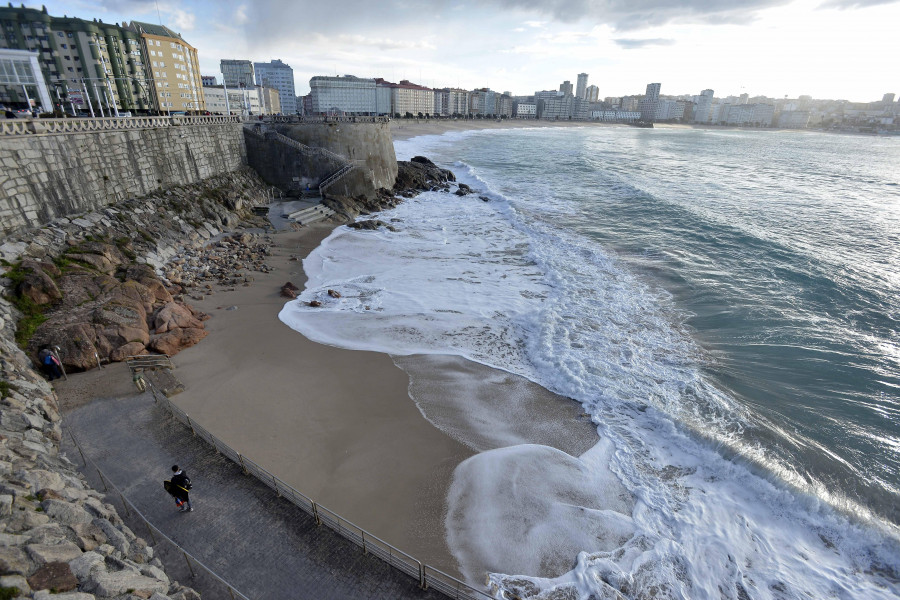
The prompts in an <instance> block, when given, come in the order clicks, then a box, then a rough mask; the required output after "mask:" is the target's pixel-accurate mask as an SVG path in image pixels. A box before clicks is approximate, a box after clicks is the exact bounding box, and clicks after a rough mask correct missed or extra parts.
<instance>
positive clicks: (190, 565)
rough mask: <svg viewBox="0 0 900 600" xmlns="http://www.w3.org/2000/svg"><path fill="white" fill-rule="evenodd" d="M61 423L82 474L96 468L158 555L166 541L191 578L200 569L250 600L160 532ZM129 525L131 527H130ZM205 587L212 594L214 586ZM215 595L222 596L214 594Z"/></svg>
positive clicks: (235, 595) (237, 595) (112, 496)
mask: <svg viewBox="0 0 900 600" xmlns="http://www.w3.org/2000/svg"><path fill="white" fill-rule="evenodd" d="M63 425H64V426H65V428H66V431H67V432H68V433H69V438H70V439H71V440H72V444H74V446H75V449H76V450H78V454H79V455H80V456H81V461H82V463H83V464H84V470H85V476H86V477H91V478H92V476H89V475H88V471H89V470H88V466H90V468H91V469H93V470H94V471H96V473H97V476H98V477H99V480H100V484H101V485H102V487H103V490H104V491H105V492H106V493H107V494H108V495H109V496H110V498H108V499H110V500H112V501H113V503H114V504H120V505H121V506H122V508H123V509H124V512H125V516H126V517H129V518H136V519H137V520H139V521H140V523H141V524H142V525H143V526H144V528H145V529H146V530H147V532H148V533H149V534H150V540H151V541H152V542H153V545H154V547H155V549H156V554H157V556H159V554H160V549H161V546H162V545H163V544H167V545H168V548H167V550H169V551H173V552H172V553H173V554H179V555H181V557H183V558H184V562H185V564H186V566H187V569H188V572H189V573H190V576H191V578H192V579H193V578H196V577H197V576H198V573H197V570H199V571H200V572H201V573H202V574H203V575H206V576H208V577H210V578H211V579H212V584H213V585H214V586H221V587H223V588H224V589H225V590H226V591H227V592H228V594H229V595H230V597H231V598H232V600H238V599H240V600H250V598H249V597H248V596H245V595H244V594H242V593H241V592H240V591H239V590H238V589H237V588H236V587H234V586H233V585H231V584H230V583H228V582H227V581H225V580H224V579H223V578H222V577H220V576H219V575H218V574H216V572H215V571H213V570H212V569H210V568H209V567H207V566H206V565H204V564H203V563H202V562H200V561H199V560H198V559H197V557H195V556H194V555H192V554H191V553H190V552H188V551H187V550H185V549H184V548H182V547H181V546H180V545H179V544H178V543H177V542H175V541H174V540H173V539H172V538H170V537H169V536H167V535H166V534H165V533H163V532H162V530H161V529H159V528H158V527H156V526H155V525H153V523H151V522H150V520H149V519H147V517H145V516H144V513H142V512H141V511H140V510H139V509H138V507H137V506H135V505H134V504H133V503H132V502H131V501H130V500H128V499H127V498H126V497H125V494H123V493H122V491H121V490H120V489H119V488H118V487H117V486H116V485H115V484H114V483H112V481H111V480H110V478H109V477H108V476H107V475H106V474H105V473H104V472H103V471H102V470H101V469H100V467H99V466H98V465H97V463H95V462H94V461H92V460H90V459H89V458H87V457H86V456H85V455H84V450H83V449H82V448H81V445H80V444H79V443H78V440H77V439H76V438H75V434H74V433H73V432H72V430H71V429H69V427H68V426H66V425H65V421H63ZM95 487H98V489H99V486H95ZM120 516H121V515H120ZM132 529H134V528H133V527H132ZM171 567H172V565H171V564H169V565H166V568H167V570H169V571H170V572H171V570H172V569H171ZM195 569H196V570H195ZM207 591H209V592H210V594H212V592H213V591H214V590H207ZM214 597H221V596H219V595H218V594H216V595H215V596H214Z"/></svg>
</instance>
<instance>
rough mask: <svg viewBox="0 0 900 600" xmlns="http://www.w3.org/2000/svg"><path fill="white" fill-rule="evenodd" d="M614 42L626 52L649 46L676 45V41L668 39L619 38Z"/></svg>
mask: <svg viewBox="0 0 900 600" xmlns="http://www.w3.org/2000/svg"><path fill="white" fill-rule="evenodd" d="M613 41H614V42H615V43H616V44H618V45H619V46H621V47H622V48H624V49H625V50H635V49H637V48H646V47H648V46H672V45H674V44H675V40H670V39H666V38H652V39H645V40H636V39H627V38H619V39H616V40H613Z"/></svg>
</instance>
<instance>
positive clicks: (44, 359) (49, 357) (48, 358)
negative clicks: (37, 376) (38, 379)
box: [38, 346, 62, 381]
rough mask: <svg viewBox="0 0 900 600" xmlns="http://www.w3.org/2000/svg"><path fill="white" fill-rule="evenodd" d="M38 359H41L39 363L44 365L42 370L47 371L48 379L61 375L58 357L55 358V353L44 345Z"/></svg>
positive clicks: (51, 379)
mask: <svg viewBox="0 0 900 600" xmlns="http://www.w3.org/2000/svg"><path fill="white" fill-rule="evenodd" d="M38 360H39V361H41V365H42V366H43V367H44V371H46V372H47V377H49V378H50V381H53V380H54V379H57V378H60V377H62V369H61V368H60V365H59V359H58V358H56V355H54V354H53V352H51V351H50V349H49V348H47V347H46V346H44V348H43V349H42V350H41V351H40V353H39V354H38Z"/></svg>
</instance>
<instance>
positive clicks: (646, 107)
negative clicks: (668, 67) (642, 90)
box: [638, 83, 662, 121]
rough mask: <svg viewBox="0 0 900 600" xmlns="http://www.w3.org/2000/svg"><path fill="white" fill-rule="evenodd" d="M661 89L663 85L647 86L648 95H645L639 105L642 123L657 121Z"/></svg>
mask: <svg viewBox="0 0 900 600" xmlns="http://www.w3.org/2000/svg"><path fill="white" fill-rule="evenodd" d="M661 87H662V85H661V84H659V83H648V84H647V93H646V94H644V97H643V99H641V101H640V103H639V105H638V107H639V110H640V111H641V120H642V121H653V120H654V119H656V113H657V112H658V111H659V89H660V88H661Z"/></svg>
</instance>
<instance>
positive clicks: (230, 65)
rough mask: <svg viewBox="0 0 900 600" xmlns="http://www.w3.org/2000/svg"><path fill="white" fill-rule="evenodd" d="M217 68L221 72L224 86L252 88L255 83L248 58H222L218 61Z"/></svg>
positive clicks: (251, 65)
mask: <svg viewBox="0 0 900 600" xmlns="http://www.w3.org/2000/svg"><path fill="white" fill-rule="evenodd" d="M219 70H220V71H221V72H222V83H223V84H224V85H225V87H230V88H232V87H233V88H236V87H245V88H252V87H253V86H255V85H256V76H255V73H254V71H253V63H252V62H250V61H249V60H237V59H232V58H223V59H222V60H220V61H219Z"/></svg>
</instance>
